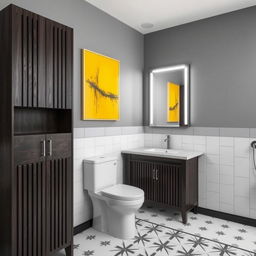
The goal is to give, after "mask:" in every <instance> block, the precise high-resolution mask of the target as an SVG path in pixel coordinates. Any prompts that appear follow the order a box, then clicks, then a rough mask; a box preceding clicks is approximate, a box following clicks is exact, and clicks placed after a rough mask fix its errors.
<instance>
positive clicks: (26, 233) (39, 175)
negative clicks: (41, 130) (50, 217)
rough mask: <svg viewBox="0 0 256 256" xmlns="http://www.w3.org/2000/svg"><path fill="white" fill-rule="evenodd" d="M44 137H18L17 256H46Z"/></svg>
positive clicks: (15, 164) (15, 207) (15, 194)
mask: <svg viewBox="0 0 256 256" xmlns="http://www.w3.org/2000/svg"><path fill="white" fill-rule="evenodd" d="M44 139H45V136H44V135H32V136H31V135H29V136H16V137H14V179H13V180H14V184H15V186H14V193H13V199H14V200H13V202H14V206H13V207H14V216H15V217H14V219H13V223H14V227H15V229H14V239H15V241H14V246H13V249H14V254H13V255H17V256H24V255H26V256H34V255H37V256H45V235H46V168H45V160H44V156H43V153H44V149H43V141H44Z"/></svg>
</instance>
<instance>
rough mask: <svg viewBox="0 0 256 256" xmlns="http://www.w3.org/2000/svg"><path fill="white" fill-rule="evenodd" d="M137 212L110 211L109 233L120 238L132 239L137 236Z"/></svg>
mask: <svg viewBox="0 0 256 256" xmlns="http://www.w3.org/2000/svg"><path fill="white" fill-rule="evenodd" d="M135 230H136V228H135V213H132V214H127V215H121V214H120V213H118V212H115V211H109V216H108V232H107V233H108V234H110V235H111V236H114V237H117V238H120V239H124V240H126V239H132V238H134V236H135Z"/></svg>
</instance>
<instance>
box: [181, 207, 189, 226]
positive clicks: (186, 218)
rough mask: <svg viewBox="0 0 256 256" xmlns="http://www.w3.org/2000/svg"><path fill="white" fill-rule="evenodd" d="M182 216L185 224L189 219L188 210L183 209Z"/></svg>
mask: <svg viewBox="0 0 256 256" xmlns="http://www.w3.org/2000/svg"><path fill="white" fill-rule="evenodd" d="M181 217H182V222H183V224H187V221H188V216H187V211H184V210H183V211H181Z"/></svg>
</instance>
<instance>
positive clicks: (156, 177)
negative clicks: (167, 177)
mask: <svg viewBox="0 0 256 256" xmlns="http://www.w3.org/2000/svg"><path fill="white" fill-rule="evenodd" d="M156 180H158V170H156Z"/></svg>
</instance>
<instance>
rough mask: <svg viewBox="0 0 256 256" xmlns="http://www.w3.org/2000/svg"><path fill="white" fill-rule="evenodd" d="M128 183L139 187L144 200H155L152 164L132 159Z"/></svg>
mask: <svg viewBox="0 0 256 256" xmlns="http://www.w3.org/2000/svg"><path fill="white" fill-rule="evenodd" d="M130 184H131V185H132V186H135V187H138V188H141V189H142V190H143V191H144V193H145V200H151V201H154V200H155V188H154V186H155V181H154V164H153V163H150V162H143V161H132V162H131V169H130Z"/></svg>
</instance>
